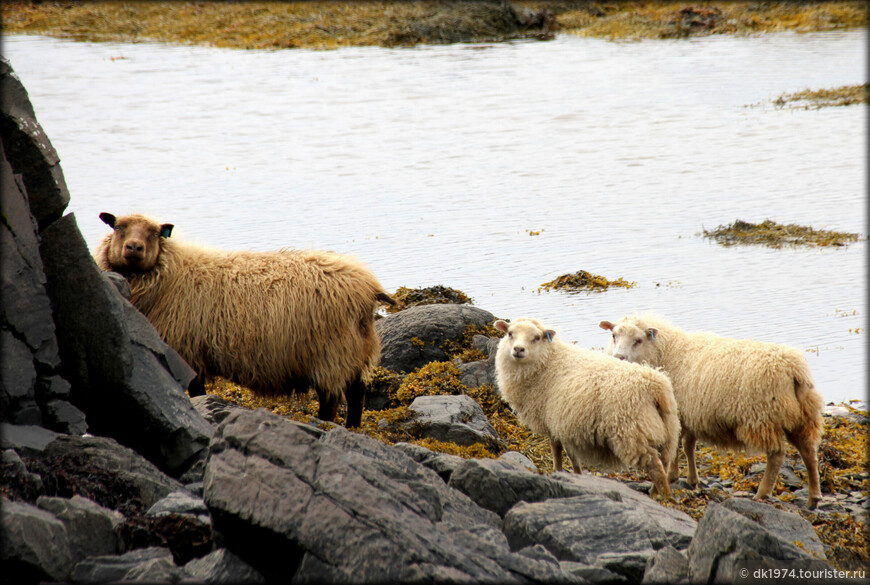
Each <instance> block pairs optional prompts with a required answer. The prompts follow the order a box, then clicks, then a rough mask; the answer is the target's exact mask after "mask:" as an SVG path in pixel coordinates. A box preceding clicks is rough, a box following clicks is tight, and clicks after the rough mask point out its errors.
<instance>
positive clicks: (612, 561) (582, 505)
mask: <svg viewBox="0 0 870 585" xmlns="http://www.w3.org/2000/svg"><path fill="white" fill-rule="evenodd" d="M459 473H460V470H457V471H456V472H455V473H454V474H453V478H451V481H453V480H455V479H456V477H457V475H458V474H459ZM529 475H532V474H529ZM556 475H559V476H567V477H564V478H560V479H562V480H563V481H565V482H566V483H569V484H571V485H572V487H573V489H575V490H580V491H581V492H583V493H582V495H578V496H573V497H568V498H556V499H548V500H546V501H542V502H536V503H525V502H520V503H518V504H516V505H515V506H514V507H513V508H511V509H510V510H509V511H508V512H507V514H505V518H504V532H505V535H506V536H507V538H508V542H509V543H510V546H511V549H512V550H517V549H521V548H525V547H527V546H531V545H534V544H542V545H544V546H545V547H546V548H547V550H549V551H550V552H551V553H553V554H554V555H555V556H556V558H557V559H559V560H560V561H575V562H579V563H583V564H585V565H596V566H600V567H602V568H606V569H608V570H610V571H614V570H620V568H622V569H621V570H624V571H626V573H624V574H626V576H628V577H629V579H630V580H631V579H633V578H634V577H635V576H636V567H637V566H639V565H640V563H641V561H642V562H643V563H645V562H646V559H648V558H649V557H651V556H652V555H653V554H654V552H655V550H657V549H660V548H662V547H664V546H668V545H670V546H674V547H675V548H678V549H682V548H686V546H688V545H689V542H690V541H691V538H692V535H693V534H694V531H695V526H696V523H695V521H694V520H692V519H691V518H690V517H689V516H688V515H686V514H684V513H682V512H678V511H676V510H673V509H671V508H665V507H663V506H661V505H659V504H657V503H656V502H655V501H653V500H651V499H650V498H647V497H645V496H642V495H640V494H638V493H637V492H634V491H633V490H631V489H630V488H628V487H626V486H624V485H622V484H620V483H619V482H617V481H615V480H609V479H606V478H600V477H594V476H591V475H581V476H576V475H572V476H568V474H556ZM626 566H628V567H629V568H628V569H626V568H625V567H626ZM640 574H642V570H641V571H640ZM637 580H638V581H639V580H640V579H639V578H638V579H637Z"/></svg>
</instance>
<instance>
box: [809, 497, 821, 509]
mask: <svg viewBox="0 0 870 585" xmlns="http://www.w3.org/2000/svg"><path fill="white" fill-rule="evenodd" d="M821 499H822V498H821V497H820V496H810V497H808V498H807V510H815V509H816V506H818V505H819V500H821Z"/></svg>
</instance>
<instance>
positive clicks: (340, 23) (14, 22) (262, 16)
mask: <svg viewBox="0 0 870 585" xmlns="http://www.w3.org/2000/svg"><path fill="white" fill-rule="evenodd" d="M0 6H2V18H3V30H4V32H5V33H7V34H8V33H26V34H45V35H51V36H56V37H61V38H68V39H74V40H79V41H97V42H100V41H115V42H146V41H159V42H166V43H179V44H202V45H210V46H217V47H231V48H240V49H287V48H310V49H336V48H340V47H348V46H384V47H392V46H413V45H416V44H420V43H455V42H489V41H504V40H512V39H522V38H540V39H549V38H552V36H553V32H554V31H561V32H563V33H566V34H576V35H581V36H589V37H600V38H607V39H613V40H636V39H666V38H687V37H694V36H700V35H711V34H758V33H766V32H777V31H785V30H791V31H797V32H810V31H828V30H838V29H849V28H857V27H864V26H867V8H866V5H865V3H863V2H857V1H840V2H668V1H664V2H662V1H658V2H657V1H645V2H644V1H640V2H630V3H629V2H589V1H586V0H553V1H533V0H515V1H514V2H509V3H502V2H500V1H489V2H484V1H478V2H474V1H466V0H456V1H447V0H419V1H415V2H406V1H400V0H392V1H366V2H338V1H331V0H323V1H319V2H303V1H297V2H194V1H189V0H185V1H178V2H111V1H98V2H90V1H87V0H82V1H79V2H70V1H46V2H16V1H10V2H3V3H2V5H0Z"/></svg>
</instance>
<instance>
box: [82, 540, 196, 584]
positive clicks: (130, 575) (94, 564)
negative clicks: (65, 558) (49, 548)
mask: <svg viewBox="0 0 870 585" xmlns="http://www.w3.org/2000/svg"><path fill="white" fill-rule="evenodd" d="M187 576H188V575H187V573H186V572H185V571H184V570H183V569H181V568H179V567H176V566H175V563H174V562H173V560H172V553H171V552H170V551H169V549H166V548H161V547H151V548H143V549H139V550H134V551H131V552H128V553H126V554H123V555H112V556H98V557H91V558H88V559H85V560H83V561H81V562H80V563H78V564H77V565H76V566H75V570H74V571H73V575H72V581H73V583H76V584H81V585H101V584H103V583H115V582H121V581H123V582H126V581H145V582H148V583H177V582H178V581H180V580H181V579H183V578H185V577H187Z"/></svg>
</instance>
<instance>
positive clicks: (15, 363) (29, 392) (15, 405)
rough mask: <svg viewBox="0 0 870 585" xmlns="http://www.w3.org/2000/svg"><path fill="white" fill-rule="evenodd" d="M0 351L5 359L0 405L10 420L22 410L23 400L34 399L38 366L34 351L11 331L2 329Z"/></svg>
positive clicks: (0, 370) (1, 370)
mask: <svg viewBox="0 0 870 585" xmlns="http://www.w3.org/2000/svg"><path fill="white" fill-rule="evenodd" d="M0 351H2V352H3V361H2V363H0V406H2V407H3V413H4V419H7V420H10V419H14V415H12V416H10V414H12V413H16V412H17V411H18V410H20V405H21V404H22V403H23V402H27V401H28V400H29V401H33V398H34V395H35V393H34V388H35V385H36V367H35V366H34V365H33V352H32V351H31V350H30V348H28V347H27V344H26V343H24V342H23V341H20V340H18V339H16V338H15V337H14V336H13V335H12V333H11V332H10V331H7V330H3V331H0ZM16 422H17V421H16ZM41 422H42V421H41V420H39V421H37V423H41Z"/></svg>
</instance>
